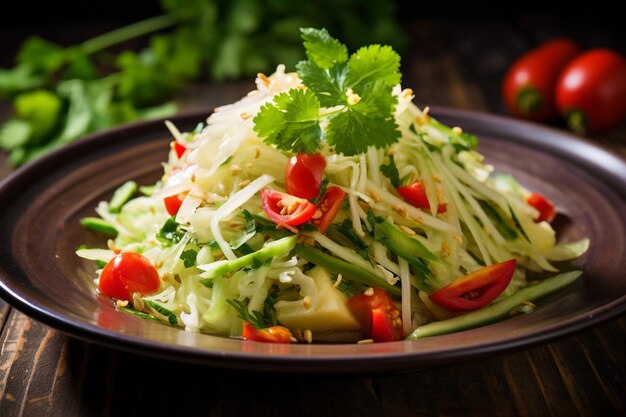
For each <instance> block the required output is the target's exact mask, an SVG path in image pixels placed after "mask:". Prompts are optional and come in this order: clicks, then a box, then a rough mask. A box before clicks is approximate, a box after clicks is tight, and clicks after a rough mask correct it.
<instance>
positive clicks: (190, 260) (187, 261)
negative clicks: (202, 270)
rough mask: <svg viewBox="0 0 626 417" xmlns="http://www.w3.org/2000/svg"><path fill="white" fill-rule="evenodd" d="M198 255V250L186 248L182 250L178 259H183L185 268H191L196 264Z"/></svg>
mask: <svg viewBox="0 0 626 417" xmlns="http://www.w3.org/2000/svg"><path fill="white" fill-rule="evenodd" d="M197 257H198V251H196V250H195V249H187V250H184V251H182V253H181V254H180V259H181V260H182V261H183V264H184V265H185V268H191V267H192V266H194V265H195V264H196V258H197Z"/></svg>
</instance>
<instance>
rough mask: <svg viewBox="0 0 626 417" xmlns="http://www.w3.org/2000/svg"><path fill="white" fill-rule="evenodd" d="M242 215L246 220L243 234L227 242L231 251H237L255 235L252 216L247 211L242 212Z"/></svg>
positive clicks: (254, 224) (254, 223)
mask: <svg viewBox="0 0 626 417" xmlns="http://www.w3.org/2000/svg"><path fill="white" fill-rule="evenodd" d="M242 213H243V216H244V217H245V219H246V228H245V230H244V231H243V234H241V235H239V236H237V237H236V238H234V239H233V240H231V241H230V242H229V244H230V247H231V248H233V249H239V248H240V247H241V246H242V245H243V244H244V243H246V242H247V241H248V240H250V239H251V238H252V236H254V235H255V234H256V222H255V221H254V218H253V217H252V214H250V212H249V211H247V210H243V211H242Z"/></svg>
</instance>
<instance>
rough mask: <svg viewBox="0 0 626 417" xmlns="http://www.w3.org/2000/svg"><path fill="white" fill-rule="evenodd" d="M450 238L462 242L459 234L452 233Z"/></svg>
mask: <svg viewBox="0 0 626 417" xmlns="http://www.w3.org/2000/svg"><path fill="white" fill-rule="evenodd" d="M452 239H454V240H456V241H457V242H459V243H463V236H461V235H452Z"/></svg>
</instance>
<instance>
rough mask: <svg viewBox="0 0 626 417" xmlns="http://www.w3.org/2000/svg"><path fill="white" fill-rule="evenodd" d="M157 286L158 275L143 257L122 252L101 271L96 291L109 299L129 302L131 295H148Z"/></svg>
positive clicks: (156, 288) (158, 282)
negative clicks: (136, 293)
mask: <svg viewBox="0 0 626 417" xmlns="http://www.w3.org/2000/svg"><path fill="white" fill-rule="evenodd" d="M159 285H160V281H159V273H158V272H157V270H156V268H155V267H154V265H152V263H150V261H149V260H148V259H147V258H146V257H145V256H143V255H141V254H139V253H134V252H122V253H120V254H118V255H116V256H115V257H114V258H113V259H111V260H110V261H109V262H108V263H107V264H106V265H105V267H104V268H103V269H102V273H101V274H100V281H99V284H98V289H99V290H100V292H101V293H102V294H104V295H108V296H109V297H113V298H117V299H118V300H127V301H130V300H132V296H133V293H135V292H138V293H139V294H141V295H142V296H143V295H146V294H150V293H153V292H155V291H156V290H158V289H159Z"/></svg>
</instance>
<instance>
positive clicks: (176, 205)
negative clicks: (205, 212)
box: [163, 194, 183, 216]
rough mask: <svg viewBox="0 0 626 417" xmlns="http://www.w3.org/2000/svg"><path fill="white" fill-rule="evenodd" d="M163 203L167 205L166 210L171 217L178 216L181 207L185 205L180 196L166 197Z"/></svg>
mask: <svg viewBox="0 0 626 417" xmlns="http://www.w3.org/2000/svg"><path fill="white" fill-rule="evenodd" d="M163 202H164V203H165V210H167V212H168V213H169V214H170V216H174V215H176V213H178V210H180V206H181V205H182V204H183V200H181V199H180V197H179V196H178V194H174V195H171V196H169V197H165V198H164V199H163Z"/></svg>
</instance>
